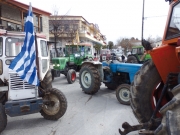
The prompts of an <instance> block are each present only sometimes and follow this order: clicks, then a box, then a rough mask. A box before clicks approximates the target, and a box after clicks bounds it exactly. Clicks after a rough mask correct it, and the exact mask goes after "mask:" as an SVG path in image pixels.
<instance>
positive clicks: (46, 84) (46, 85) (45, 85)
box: [40, 70, 52, 90]
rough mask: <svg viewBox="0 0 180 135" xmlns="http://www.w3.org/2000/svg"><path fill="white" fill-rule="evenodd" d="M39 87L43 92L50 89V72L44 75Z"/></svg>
mask: <svg viewBox="0 0 180 135" xmlns="http://www.w3.org/2000/svg"><path fill="white" fill-rule="evenodd" d="M40 86H41V88H42V89H44V90H45V89H50V88H52V74H51V70H49V71H48V72H47V73H46V75H45V77H44V79H43V81H41V83H40Z"/></svg>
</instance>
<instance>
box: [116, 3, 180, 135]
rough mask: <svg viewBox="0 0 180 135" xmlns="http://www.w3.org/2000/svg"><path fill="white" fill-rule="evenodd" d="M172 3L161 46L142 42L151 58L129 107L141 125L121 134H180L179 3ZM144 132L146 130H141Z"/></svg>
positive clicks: (134, 86)
mask: <svg viewBox="0 0 180 135" xmlns="http://www.w3.org/2000/svg"><path fill="white" fill-rule="evenodd" d="M165 1H168V2H169V3H170V7H169V14H168V17H167V22H166V26H165V31H164V36H163V40H162V45H161V46H160V47H158V48H152V47H151V45H150V43H149V42H147V41H145V40H142V44H143V46H144V48H145V49H146V51H147V52H148V53H149V54H150V55H151V57H152V59H151V60H148V61H147V62H145V63H144V64H143V66H142V67H141V69H140V70H139V71H138V72H137V73H136V75H135V77H134V82H133V83H132V84H131V96H130V104H131V108H132V110H133V113H134V115H135V116H136V118H137V120H138V121H139V123H140V124H139V125H134V126H131V125H129V124H128V123H127V122H125V123H123V125H122V127H123V128H124V131H121V130H120V129H119V132H120V134H121V135H126V134H127V133H129V132H131V131H135V130H139V134H143V135H147V134H148V135H149V134H155V135H179V134H180V132H179V131H180V0H165ZM142 129H144V130H142Z"/></svg>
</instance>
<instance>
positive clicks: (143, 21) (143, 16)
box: [141, 0, 145, 42]
mask: <svg viewBox="0 0 180 135" xmlns="http://www.w3.org/2000/svg"><path fill="white" fill-rule="evenodd" d="M144 3H145V0H143V9H142V33H141V34H142V35H141V42H142V41H143V32H144Z"/></svg>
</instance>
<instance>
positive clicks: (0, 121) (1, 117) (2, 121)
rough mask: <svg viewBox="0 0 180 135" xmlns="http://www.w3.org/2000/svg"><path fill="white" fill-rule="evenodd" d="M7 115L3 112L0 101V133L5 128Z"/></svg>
mask: <svg viewBox="0 0 180 135" xmlns="http://www.w3.org/2000/svg"><path fill="white" fill-rule="evenodd" d="M6 125H7V115H6V113H5V109H4V106H3V105H2V103H0V133H1V132H2V131H3V130H4V129H5V128H6Z"/></svg>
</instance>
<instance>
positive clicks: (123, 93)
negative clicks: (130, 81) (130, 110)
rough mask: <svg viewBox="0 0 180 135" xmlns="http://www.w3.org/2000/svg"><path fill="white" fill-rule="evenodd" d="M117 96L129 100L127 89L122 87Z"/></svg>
mask: <svg viewBox="0 0 180 135" xmlns="http://www.w3.org/2000/svg"><path fill="white" fill-rule="evenodd" d="M119 97H121V99H123V100H124V101H129V90H127V89H125V88H123V89H122V90H121V91H120V93H119Z"/></svg>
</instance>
